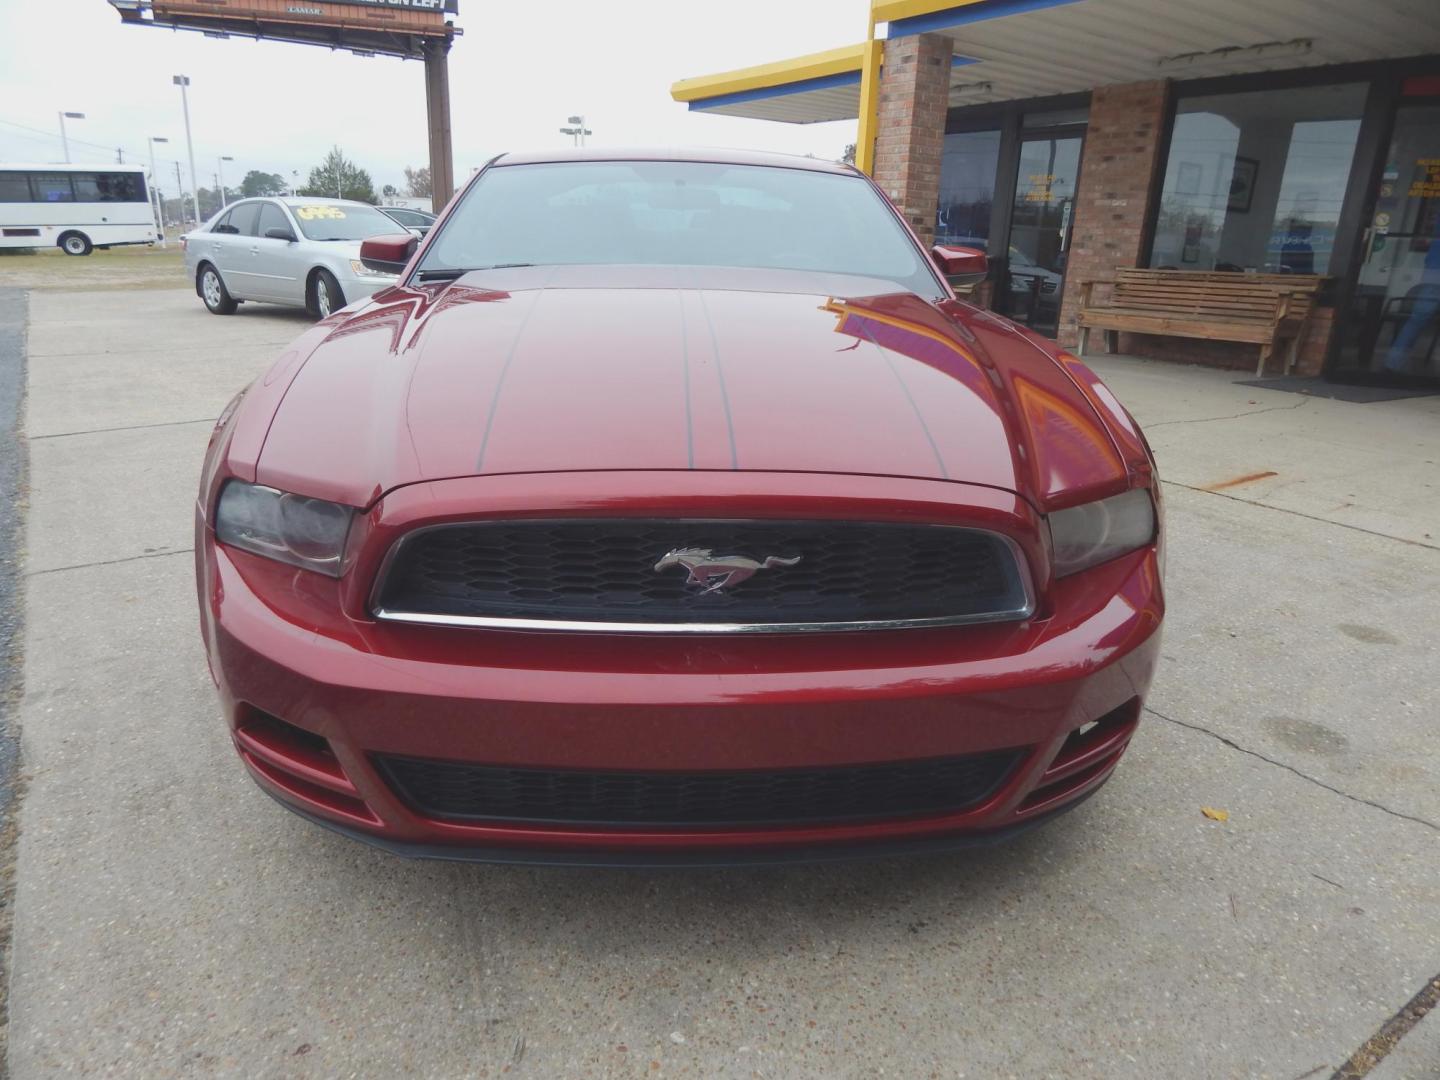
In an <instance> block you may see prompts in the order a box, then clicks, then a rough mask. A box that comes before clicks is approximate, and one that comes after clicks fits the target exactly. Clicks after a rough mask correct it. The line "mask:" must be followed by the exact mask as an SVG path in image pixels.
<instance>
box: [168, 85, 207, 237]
mask: <svg viewBox="0 0 1440 1080" xmlns="http://www.w3.org/2000/svg"><path fill="white" fill-rule="evenodd" d="M170 81H171V82H172V83H174V84H175V85H176V86H178V87H180V105H181V107H182V108H183V109H184V110H185V150H186V152H187V153H189V155H190V199H191V201H192V202H193V203H194V205H195V224H196V225H199V224H200V181H199V178H198V177H197V175H196V173H195V143H194V142H193V141H192V140H191V138H190V76H189V75H176V76H175V77H174V78H172V79H171V80H170Z"/></svg>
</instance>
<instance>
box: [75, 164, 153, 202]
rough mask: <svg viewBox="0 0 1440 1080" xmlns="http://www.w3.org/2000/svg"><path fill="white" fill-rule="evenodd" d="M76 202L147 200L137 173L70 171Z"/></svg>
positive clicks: (143, 185)
mask: <svg viewBox="0 0 1440 1080" xmlns="http://www.w3.org/2000/svg"><path fill="white" fill-rule="evenodd" d="M71 179H73V180H74V182H75V198H76V200H77V201H78V202H138V203H143V202H147V201H148V199H147V196H146V193H145V183H144V181H143V180H141V178H140V174H139V173H83V172H82V173H72V174H71Z"/></svg>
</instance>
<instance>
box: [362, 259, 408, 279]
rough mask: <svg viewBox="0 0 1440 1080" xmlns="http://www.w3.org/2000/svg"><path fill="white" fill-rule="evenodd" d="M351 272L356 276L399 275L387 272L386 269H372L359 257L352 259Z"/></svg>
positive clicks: (387, 276)
mask: <svg viewBox="0 0 1440 1080" xmlns="http://www.w3.org/2000/svg"><path fill="white" fill-rule="evenodd" d="M350 272H351V273H352V274H354V275H355V276H356V277H384V278H393V277H399V275H398V274H387V273H386V272H385V271H384V270H371V269H370V267H368V266H366V265H365V264H364V263H363V262H361V261H360V260H359V259H351V260H350Z"/></svg>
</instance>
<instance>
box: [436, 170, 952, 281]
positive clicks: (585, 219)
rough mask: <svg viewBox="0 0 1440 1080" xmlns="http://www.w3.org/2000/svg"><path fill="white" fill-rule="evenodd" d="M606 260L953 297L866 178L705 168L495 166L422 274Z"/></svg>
mask: <svg viewBox="0 0 1440 1080" xmlns="http://www.w3.org/2000/svg"><path fill="white" fill-rule="evenodd" d="M601 263H610V264H614V263H635V264H647V265H659V266H744V267H758V268H765V269H781V270H818V271H823V272H826V273H832V274H853V275H857V276H863V277H870V278H881V279H884V280H887V281H892V282H895V283H896V284H898V285H900V286H901V287H902V288H905V289H908V290H910V291H912V292H916V293H919V294H921V295H925V296H938V295H941V294H942V293H943V292H944V288H943V286H942V285H941V284H940V282H939V280H938V279H937V278H936V277H935V274H934V272H933V271H932V270H931V269H930V266H929V264H928V261H927V260H926V259H925V258H924V257H923V255H922V253H921V252H920V251H919V250H918V249H917V248H916V246H915V245H914V243H912V242H911V240H910V238H909V237H908V236H907V235H906V234H905V232H904V231H903V230H902V229H901V227H900V225H899V223H898V222H897V221H896V220H895V216H894V214H893V213H892V212H891V211H890V209H889V207H887V206H886V205H885V203H884V200H883V199H882V198H881V196H880V195H879V194H878V193H877V192H876V191H875V190H874V189H873V188H872V187H871V186H870V184H869V183H868V182H867V181H865V180H863V179H861V178H860V177H858V176H846V175H841V174H835V173H822V172H812V171H808V170H803V169H786V168H774V167H770V166H759V165H723V164H711V163H703V162H669V161H596V162H560V163H554V164H543V165H499V166H492V167H491V168H490V169H488V170H487V171H486V172H485V174H484V175H483V176H481V178H480V179H479V181H477V182H476V184H475V186H474V187H472V188H471V189H470V190H469V191H468V192H467V193H466V194H465V196H464V198H463V200H462V201H461V202H460V204H459V205H458V206H457V207H456V208H455V209H454V210H453V211H452V212H451V214H450V216H449V218H447V219H446V221H445V224H444V225H443V226H442V227H441V230H440V233H439V235H438V236H437V237H436V238H435V240H434V241H433V242H432V244H431V246H430V248H429V250H428V251H427V252H426V254H425V259H424V261H423V262H422V263H421V265H420V268H419V269H420V273H421V274H422V275H424V274H426V273H427V272H429V273H431V274H439V273H443V272H445V271H456V270H477V269H483V268H486V267H496V266H516V265H519V266H531V265H534V266H546V265H557V264H561V265H575V264H601Z"/></svg>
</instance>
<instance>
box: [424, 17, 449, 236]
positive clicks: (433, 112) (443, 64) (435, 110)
mask: <svg viewBox="0 0 1440 1080" xmlns="http://www.w3.org/2000/svg"><path fill="white" fill-rule="evenodd" d="M423 48H424V50H425V106H426V111H427V113H428V114H429V120H430V200H431V204H432V205H431V209H432V210H434V211H435V212H436V213H439V212H440V211H441V210H443V209H444V208H445V205H446V204H447V203H448V202H449V201H450V197H451V196H452V195H454V194H455V161H454V156H453V154H454V150H453V147H452V146H451V140H450V41H449V39H448V38H441V39H431V40H429V41H427V42H426V43H425V45H424V46H423Z"/></svg>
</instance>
